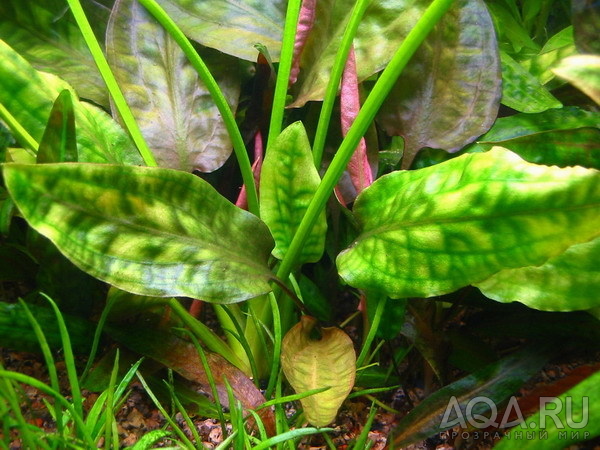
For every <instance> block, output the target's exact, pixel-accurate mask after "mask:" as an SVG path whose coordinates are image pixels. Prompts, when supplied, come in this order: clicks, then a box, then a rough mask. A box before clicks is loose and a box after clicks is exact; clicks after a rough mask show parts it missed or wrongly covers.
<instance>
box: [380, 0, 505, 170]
mask: <svg viewBox="0 0 600 450" xmlns="http://www.w3.org/2000/svg"><path fill="white" fill-rule="evenodd" d="M500 95H501V77H500V61H499V56H498V50H497V43H496V37H495V34H494V30H493V26H492V19H491V18H490V15H489V13H488V11H487V9H486V6H485V4H484V3H483V1H481V0H463V1H460V2H457V3H456V5H455V6H454V7H453V8H452V9H450V10H449V11H448V13H447V14H446V15H445V16H444V18H443V19H442V20H441V22H440V23H439V24H438V25H437V26H436V28H435V29H434V31H433V32H432V33H431V34H430V35H429V36H428V37H427V39H426V40H425V42H424V44H423V45H422V46H421V48H420V49H419V50H418V51H417V53H416V54H415V56H414V58H413V59H412V60H411V63H410V65H409V66H408V67H407V68H406V70H405V71H404V72H403V74H402V75H401V76H400V78H399V79H398V81H397V82H396V84H395V86H394V88H393V89H392V91H391V93H390V95H389V96H388V98H387V100H386V101H385V102H384V104H383V105H382V108H381V110H380V113H379V115H378V122H379V123H380V124H381V126H382V127H383V128H384V130H385V131H386V133H387V134H388V135H390V136H402V137H403V138H404V156H403V159H402V168H405V169H406V168H408V167H410V165H411V163H412V161H413V159H414V157H415V155H416V154H417V152H418V151H419V150H420V149H422V148H423V147H432V148H441V149H444V150H447V151H449V152H454V151H457V150H459V149H460V148H462V147H463V146H464V145H466V144H468V143H470V142H472V141H473V140H474V139H475V138H476V137H477V136H480V135H481V134H483V133H485V132H486V131H487V130H488V129H489V127H490V126H491V125H492V123H493V122H494V119H495V118H496V115H497V112H498V107H499V100H500Z"/></svg>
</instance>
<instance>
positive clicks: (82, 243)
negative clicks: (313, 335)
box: [4, 164, 272, 303]
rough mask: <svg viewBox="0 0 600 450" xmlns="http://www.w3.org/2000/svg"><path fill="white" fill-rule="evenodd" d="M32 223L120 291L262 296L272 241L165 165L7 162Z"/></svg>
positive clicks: (206, 188) (213, 298) (246, 217)
mask: <svg viewBox="0 0 600 450" xmlns="http://www.w3.org/2000/svg"><path fill="white" fill-rule="evenodd" d="M4 176H5V181H6V184H7V186H9V191H10V192H11V195H12V197H13V199H14V200H15V202H16V203H17V206H18V207H19V209H20V211H21V213H22V214H23V215H24V216H25V217H26V219H27V220H28V222H29V223H30V225H31V226H32V227H33V228H35V229H36V230H37V231H39V232H41V233H42V234H43V235H45V236H46V237H48V238H49V239H50V240H51V241H52V242H54V244H55V245H56V246H57V247H58V248H59V250H60V251H61V252H62V253H63V254H65V255H66V256H67V257H68V258H69V259H70V260H71V261H72V262H73V263H75V265H77V266H78V267H79V268H81V269H82V270H84V271H86V272H88V273H90V274H91V275H93V276H95V277H97V278H99V279H101V280H103V281H106V282H108V283H110V284H112V285H114V286H116V287H119V288H121V289H123V290H126V291H129V292H133V293H137V294H144V295H151V296H158V297H160V296H162V297H168V296H187V297H192V298H201V299H203V300H206V301H209V302H216V303H230V302H237V301H242V300H247V299H249V298H252V297H257V296H259V295H261V294H264V293H266V292H269V291H270V290H271V287H270V286H269V283H268V281H269V279H270V278H271V277H272V275H271V272H270V271H269V269H268V267H267V265H266V262H267V258H268V256H269V253H270V251H271V245H272V241H271V237H270V235H269V232H268V230H267V228H266V226H265V225H264V224H263V223H262V222H260V220H259V219H257V218H256V217H255V216H254V215H252V214H250V213H248V212H246V211H242V210H240V209H239V208H236V207H235V206H234V205H233V204H231V203H229V202H228V201H227V200H226V199H225V198H223V197H222V196H220V195H219V194H218V193H217V192H216V191H215V190H214V189H213V188H212V187H211V186H210V185H209V184H208V183H207V182H205V181H203V180H201V179H200V178H198V177H196V176H194V175H191V174H187V173H183V172H179V171H173V170H168V169H158V168H144V167H131V166H100V165H90V164H44V165H37V166H30V165H15V164H13V165H5V166H4Z"/></svg>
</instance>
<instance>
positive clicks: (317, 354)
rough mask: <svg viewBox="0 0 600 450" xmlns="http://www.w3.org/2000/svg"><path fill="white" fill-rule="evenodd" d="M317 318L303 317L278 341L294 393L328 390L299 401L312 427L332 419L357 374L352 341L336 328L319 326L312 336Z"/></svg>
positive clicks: (284, 369) (350, 388)
mask: <svg viewBox="0 0 600 450" xmlns="http://www.w3.org/2000/svg"><path fill="white" fill-rule="evenodd" d="M316 325H317V320H316V319H315V318H313V317H310V316H302V317H301V318H300V323H298V324H296V325H295V326H294V327H292V329H291V330H290V331H288V332H287V334H286V335H285V337H284V338H283V342H282V344H281V367H282V369H283V373H284V374H285V377H286V378H287V380H288V381H289V383H290V384H291V385H292V387H293V388H294V390H295V391H296V393H302V392H305V391H308V390H311V389H317V388H324V387H330V389H328V390H326V391H324V392H320V393H318V394H314V395H311V396H308V397H305V398H303V399H301V400H300V402H301V403H302V407H303V409H304V414H305V415H306V419H307V420H308V421H309V422H310V423H311V424H312V425H314V426H317V427H323V426H325V425H327V424H328V423H330V422H332V421H333V420H334V419H335V416H336V415H337V411H338V409H339V407H340V406H341V404H342V402H343V401H344V400H345V399H346V397H347V396H348V394H349V393H350V391H351V390H352V387H353V386H354V378H355V375H356V354H355V352H354V346H353V345H352V340H351V339H350V338H349V337H348V335H347V334H346V333H344V332H343V331H342V330H340V329H339V328H335V327H329V328H321V329H320V334H321V335H320V338H318V339H313V338H312V337H311V332H313V331H316V330H315V326H316Z"/></svg>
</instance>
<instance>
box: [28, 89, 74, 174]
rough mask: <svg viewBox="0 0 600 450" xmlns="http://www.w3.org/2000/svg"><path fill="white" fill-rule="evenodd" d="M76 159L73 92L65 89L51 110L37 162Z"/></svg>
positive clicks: (72, 160)
mask: <svg viewBox="0 0 600 450" xmlns="http://www.w3.org/2000/svg"><path fill="white" fill-rule="evenodd" d="M76 161H77V139H76V135H75V114H74V112H73V101H72V100H71V93H70V92H69V91H68V90H66V89H65V90H64V91H62V92H61V93H60V95H59V96H58V98H57V99H56V101H55V102H54V106H53V107H52V111H50V118H49V119H48V125H47V126H46V131H44V136H43V137H42V141H41V142H40V146H39V149H38V153H37V162H38V163H50V162H76Z"/></svg>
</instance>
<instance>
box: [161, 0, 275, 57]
mask: <svg viewBox="0 0 600 450" xmlns="http://www.w3.org/2000/svg"><path fill="white" fill-rule="evenodd" d="M286 4H287V2H285V1H283V0H270V1H262V0H237V1H234V0H211V1H189V0H163V1H161V2H160V5H161V6H162V7H163V8H164V10H165V11H166V12H167V13H168V14H169V16H170V17H171V18H172V19H173V20H174V21H175V22H176V23H177V25H179V26H180V27H181V29H182V30H183V31H184V32H185V34H186V35H187V36H189V37H190V38H192V39H193V40H195V41H197V42H199V43H200V44H202V45H205V46H207V47H211V48H215V49H217V50H220V51H222V52H223V53H227V54H228V55H233V56H237V57H238V58H242V59H246V60H248V61H256V57H257V56H258V51H257V50H256V48H255V47H254V45H256V44H262V45H264V46H265V47H266V48H267V49H268V50H269V53H270V55H271V57H272V58H273V60H274V61H277V60H278V59H279V51H280V49H281V37H282V35H283V24H284V23H285V10H286Z"/></svg>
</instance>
